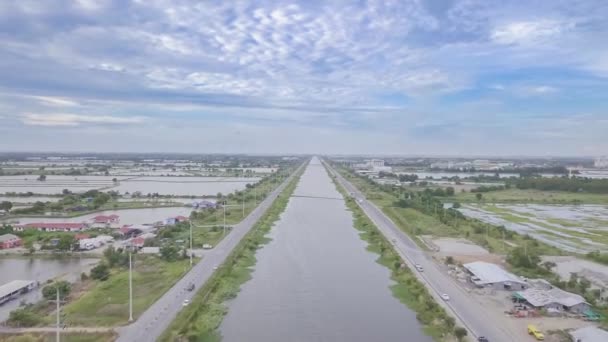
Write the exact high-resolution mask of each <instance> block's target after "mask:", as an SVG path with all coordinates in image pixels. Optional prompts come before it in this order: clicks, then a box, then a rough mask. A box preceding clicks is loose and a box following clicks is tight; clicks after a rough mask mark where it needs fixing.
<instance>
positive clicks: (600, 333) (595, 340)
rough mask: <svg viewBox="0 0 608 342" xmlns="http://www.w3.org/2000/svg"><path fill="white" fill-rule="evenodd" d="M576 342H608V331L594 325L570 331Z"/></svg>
mask: <svg viewBox="0 0 608 342" xmlns="http://www.w3.org/2000/svg"><path fill="white" fill-rule="evenodd" d="M570 336H571V337H572V341H574V342H605V341H608V331H606V330H602V329H600V328H597V327H594V326H592V325H590V326H587V327H584V328H580V329H576V330H572V331H570Z"/></svg>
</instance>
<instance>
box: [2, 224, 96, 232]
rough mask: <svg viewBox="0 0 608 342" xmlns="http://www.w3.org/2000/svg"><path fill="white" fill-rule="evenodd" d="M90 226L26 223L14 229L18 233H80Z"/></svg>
mask: <svg viewBox="0 0 608 342" xmlns="http://www.w3.org/2000/svg"><path fill="white" fill-rule="evenodd" d="M88 227H89V226H88V225H86V224H84V223H72V222H68V223H44V222H35V223H26V224H17V225H15V226H13V229H14V230H15V231H18V232H22V231H24V230H26V229H36V230H39V231H42V232H79V231H81V230H83V229H87V228H88Z"/></svg>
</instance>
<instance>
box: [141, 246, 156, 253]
mask: <svg viewBox="0 0 608 342" xmlns="http://www.w3.org/2000/svg"><path fill="white" fill-rule="evenodd" d="M140 252H141V253H143V254H159V253H160V247H143V248H142V249H141V251H140Z"/></svg>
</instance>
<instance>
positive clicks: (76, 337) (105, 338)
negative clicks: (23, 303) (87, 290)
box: [0, 332, 116, 342]
mask: <svg viewBox="0 0 608 342" xmlns="http://www.w3.org/2000/svg"><path fill="white" fill-rule="evenodd" d="M115 339H116V334H114V333H86V334H85V333H65V332H62V333H61V341H63V342H112V341H114V340H115ZM55 341H56V339H55V333H29V334H15V335H12V334H2V335H0V342H55Z"/></svg>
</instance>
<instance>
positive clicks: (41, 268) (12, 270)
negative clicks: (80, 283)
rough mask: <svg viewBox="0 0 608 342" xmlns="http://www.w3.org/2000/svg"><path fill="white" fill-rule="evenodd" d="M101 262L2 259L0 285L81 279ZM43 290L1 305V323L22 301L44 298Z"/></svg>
mask: <svg viewBox="0 0 608 342" xmlns="http://www.w3.org/2000/svg"><path fill="white" fill-rule="evenodd" d="M98 262H99V259H88V258H87V259H78V258H63V259H40V258H36V259H34V258H32V259H22V258H16V259H15V258H11V259H9V258H0V285H2V284H6V283H8V282H10V281H12V280H33V281H39V282H40V283H41V284H42V283H44V282H46V281H47V280H48V279H53V278H55V277H61V278H62V279H65V280H68V281H75V280H77V279H79V278H80V274H81V273H82V272H88V271H89V270H90V269H91V268H92V267H93V266H95V265H96V264H97V263H98ZM40 291H41V288H38V289H37V290H36V291H32V292H30V293H28V294H26V295H24V296H21V297H19V298H18V299H16V300H12V301H10V302H7V303H4V304H2V305H0V321H4V320H6V319H7V318H8V315H9V312H10V311H11V310H14V309H15V308H17V307H18V306H19V303H20V302H21V301H22V300H25V301H26V302H27V303H34V302H37V301H38V300H40V299H41V298H42V295H41V293H40Z"/></svg>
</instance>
